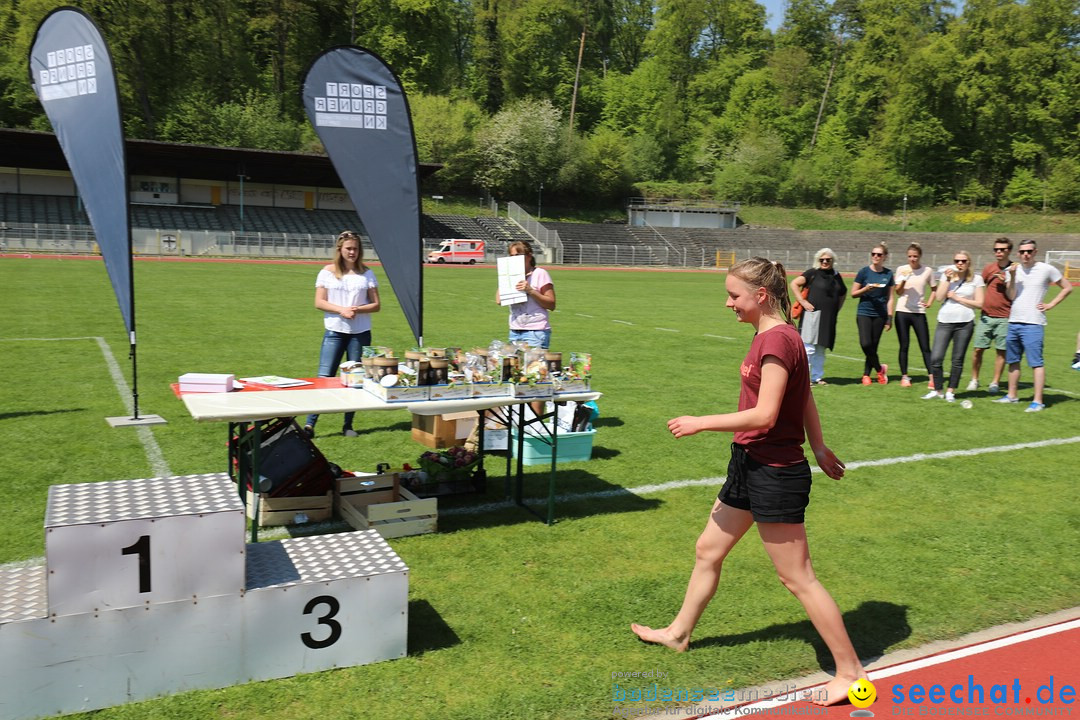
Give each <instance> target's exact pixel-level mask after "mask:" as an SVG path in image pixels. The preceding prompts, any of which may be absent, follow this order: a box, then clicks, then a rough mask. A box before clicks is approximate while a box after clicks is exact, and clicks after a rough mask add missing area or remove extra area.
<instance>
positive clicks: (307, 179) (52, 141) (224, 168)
mask: <svg viewBox="0 0 1080 720" xmlns="http://www.w3.org/2000/svg"><path fill="white" fill-rule="evenodd" d="M126 145H127V164H128V173H129V174H130V175H157V176H160V177H181V178H199V179H204V180H228V181H231V180H236V179H237V176H238V175H240V174H243V175H244V180H246V181H247V182H254V183H268V184H278V185H309V186H316V187H332V188H340V187H343V184H342V182H341V180H340V179H338V175H337V172H336V171H335V170H334V166H333V164H332V163H331V162H330V158H329V157H327V156H326V155H316V154H315V153H302V152H284V151H280V150H250V149H247V148H221V147H211V146H209V145H183V144H180V143H168V142H158V141H156V140H131V139H128V140H127V141H126ZM0 167H22V168H35V169H41V170H67V169H68V164H67V160H66V159H65V158H64V153H63V152H62V151H61V150H60V143H58V142H57V140H56V135H54V134H53V133H47V132H38V131H36V130H14V129H11V128H0ZM441 167H442V165H441V164H439V163H420V179H421V180H423V179H424V178H427V177H429V176H430V175H432V174H433V173H434V172H435V171H437V170H439V169H440V168H441Z"/></svg>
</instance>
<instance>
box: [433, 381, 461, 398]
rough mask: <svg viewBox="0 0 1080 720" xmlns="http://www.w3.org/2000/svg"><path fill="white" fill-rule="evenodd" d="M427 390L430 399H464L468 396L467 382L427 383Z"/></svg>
mask: <svg viewBox="0 0 1080 720" xmlns="http://www.w3.org/2000/svg"><path fill="white" fill-rule="evenodd" d="M428 392H429V395H428V399H430V400H464V399H465V398H467V397H469V385H468V383H454V384H453V385H428Z"/></svg>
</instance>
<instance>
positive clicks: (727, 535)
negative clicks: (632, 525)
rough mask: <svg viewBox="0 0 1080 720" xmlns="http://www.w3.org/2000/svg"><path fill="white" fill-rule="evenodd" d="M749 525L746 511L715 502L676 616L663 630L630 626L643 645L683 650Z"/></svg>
mask: <svg viewBox="0 0 1080 720" xmlns="http://www.w3.org/2000/svg"><path fill="white" fill-rule="evenodd" d="M753 524H754V519H753V517H751V515H750V512H749V511H747V510H739V509H736V508H733V507H731V506H729V505H724V504H723V503H721V502H720V501H719V500H717V501H716V503H715V504H714V505H713V508H712V511H711V512H710V513H709V521H708V522H707V523H706V524H705V529H704V530H702V531H701V535H700V536H699V537H698V540H697V545H696V547H695V550H696V560H695V562H694V571H693V572H692V573H691V574H690V582H689V584H688V585H687V587H686V596H685V597H684V598H683V604H682V608H680V610H679V614H678V615H676V616H675V619H674V620H672V621H671V624H670V625H668V626H667V627H666V628H658V629H655V630H654V629H653V628H650V627H646V626H645V625H638V624H637V623H632V624H631V625H630V629H631V630H633V631H634V633H636V634H637V636H638V637H639V638H641V639H642V640H644V641H645V642H653V643H659V644H661V645H666V646H667V647H669V648H671V649H672V650H675V651H677V652H683V651H684V650H686V647H687V646H688V645H689V644H690V634H691V633H692V632H693V631H694V626H696V625H697V623H698V620H700V619H701V614H702V613H703V612H705V607H706V606H707V605H708V604H709V601H710V600H712V596H713V595H714V594H715V593H716V587H717V584H718V583H719V582H720V568H721V566H722V565H723V564H724V558H726V557H727V555H728V553H729V552H731V549H732V548H733V547H735V544H736V543H737V542H739V540H740V539H741V538H742V536H743V535H745V534H746V531H747V530H749V529H750V526H751V525H753Z"/></svg>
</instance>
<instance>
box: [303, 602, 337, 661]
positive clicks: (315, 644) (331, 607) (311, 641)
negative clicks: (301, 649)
mask: <svg viewBox="0 0 1080 720" xmlns="http://www.w3.org/2000/svg"><path fill="white" fill-rule="evenodd" d="M317 605H326V606H327V611H326V614H325V615H323V616H322V617H320V618H319V624H320V625H325V626H327V627H328V628H330V634H329V635H327V636H326V638H325V639H324V640H316V639H315V638H313V637H311V633H302V634H301V635H300V639H301V640H303V641H304V644H305V645H307V646H308V647H309V648H311V649H312V650H318V649H320V648H325V647H330V646H331V645H333V644H334V643H336V642H337V641H338V639H339V638H340V637H341V623H339V622H338V621H337V620H334V616H335V615H337V614H338V611H339V610H341V603H339V602H338V600H337V598H336V597H334V596H333V595H320V596H319V597H316V598H311V600H309V601H308V604H307V605H305V606H304V614H305V615H310V614H311V613H312V612H314V611H315V607H316V606H317Z"/></svg>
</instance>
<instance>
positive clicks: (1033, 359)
mask: <svg viewBox="0 0 1080 720" xmlns="http://www.w3.org/2000/svg"><path fill="white" fill-rule="evenodd" d="M1043 335H1044V328H1043V326H1042V325H1035V324H1034V323H1009V334H1008V335H1007V336H1006V340H1005V362H1007V363H1009V364H1010V365H1011V364H1012V363H1018V362H1020V356H1021V355H1026V356H1027V363H1028V367H1030V368H1041V367H1042V366H1043Z"/></svg>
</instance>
